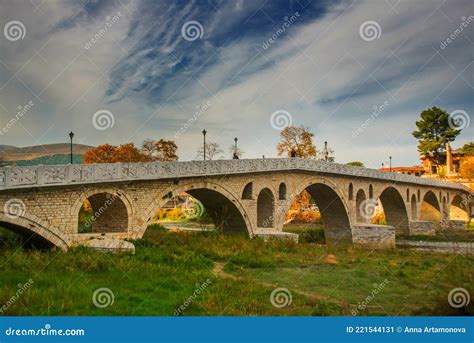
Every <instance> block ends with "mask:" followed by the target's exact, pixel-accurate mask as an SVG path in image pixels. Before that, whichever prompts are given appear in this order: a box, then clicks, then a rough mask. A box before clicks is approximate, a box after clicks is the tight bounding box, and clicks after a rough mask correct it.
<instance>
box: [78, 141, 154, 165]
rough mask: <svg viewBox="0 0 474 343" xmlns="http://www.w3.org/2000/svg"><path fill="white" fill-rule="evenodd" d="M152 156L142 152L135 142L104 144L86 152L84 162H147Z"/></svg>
mask: <svg viewBox="0 0 474 343" xmlns="http://www.w3.org/2000/svg"><path fill="white" fill-rule="evenodd" d="M146 161H150V157H149V156H148V155H146V154H144V153H142V152H141V151H140V150H139V149H138V148H136V147H135V145H134V144H133V143H126V144H122V145H120V146H116V145H111V144H103V145H99V146H98V147H97V148H93V149H89V150H87V151H86V153H85V154H84V163H116V162H123V163H126V162H146Z"/></svg>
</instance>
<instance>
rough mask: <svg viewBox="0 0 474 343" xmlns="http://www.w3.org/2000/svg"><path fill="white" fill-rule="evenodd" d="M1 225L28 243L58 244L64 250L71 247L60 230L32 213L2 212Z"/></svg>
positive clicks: (39, 244)
mask: <svg viewBox="0 0 474 343" xmlns="http://www.w3.org/2000/svg"><path fill="white" fill-rule="evenodd" d="M0 226H2V227H4V228H6V229H8V230H10V231H12V232H15V233H18V234H20V235H21V236H22V237H23V238H24V240H25V241H24V242H25V243H27V244H30V243H33V244H32V245H36V244H37V245H38V246H41V247H52V246H56V247H58V248H60V249H62V250H67V249H68V247H69V243H68V240H67V239H66V238H65V237H64V236H63V235H62V234H60V233H59V231H58V230H56V229H54V228H52V227H50V226H49V224H48V223H46V222H45V221H44V220H40V219H39V218H37V217H35V216H33V215H30V214H28V213H25V214H23V216H11V215H7V214H6V213H4V212H0Z"/></svg>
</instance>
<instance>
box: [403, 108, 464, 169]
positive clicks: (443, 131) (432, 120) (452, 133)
mask: <svg viewBox="0 0 474 343" xmlns="http://www.w3.org/2000/svg"><path fill="white" fill-rule="evenodd" d="M420 116H421V120H419V121H417V122H416V126H417V127H418V130H417V131H413V133H412V134H413V136H414V137H415V138H417V139H418V140H419V143H418V151H419V152H420V153H421V154H422V155H426V156H433V158H434V160H435V161H436V162H438V163H440V162H441V161H440V158H439V156H440V152H441V151H443V150H444V149H445V147H446V143H449V142H452V141H454V140H455V139H456V136H457V135H459V134H460V133H461V130H456V129H453V128H452V127H451V126H450V125H449V119H450V118H449V113H448V112H446V111H445V110H442V109H440V108H438V107H432V108H429V109H426V110H424V111H423V112H421V114H420Z"/></svg>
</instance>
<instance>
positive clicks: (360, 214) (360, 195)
mask: <svg viewBox="0 0 474 343" xmlns="http://www.w3.org/2000/svg"><path fill="white" fill-rule="evenodd" d="M366 199H367V197H366V196H365V192H364V190H363V189H359V190H358V191H357V194H356V218H357V222H358V223H366V222H367V221H368V219H369V218H366V216H365V215H364V209H363V207H364V202H365V201H366Z"/></svg>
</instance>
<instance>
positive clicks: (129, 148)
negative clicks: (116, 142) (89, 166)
mask: <svg viewBox="0 0 474 343" xmlns="http://www.w3.org/2000/svg"><path fill="white" fill-rule="evenodd" d="M112 160H113V162H147V161H151V157H150V156H148V155H146V154H144V153H143V152H142V151H140V149H138V148H137V147H135V144H133V143H125V144H122V145H120V146H118V147H117V150H116V151H115V155H114V157H113V158H112Z"/></svg>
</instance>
